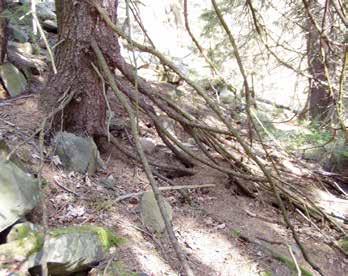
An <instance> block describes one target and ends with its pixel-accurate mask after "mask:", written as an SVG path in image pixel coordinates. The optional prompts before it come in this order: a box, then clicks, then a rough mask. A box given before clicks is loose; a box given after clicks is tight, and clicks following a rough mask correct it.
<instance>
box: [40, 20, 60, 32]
mask: <svg viewBox="0 0 348 276" xmlns="http://www.w3.org/2000/svg"><path fill="white" fill-rule="evenodd" d="M42 28H43V29H44V30H45V31H47V32H50V33H55V34H56V33H57V32H58V24H57V21H55V20H50V19H47V20H45V21H44V22H42Z"/></svg>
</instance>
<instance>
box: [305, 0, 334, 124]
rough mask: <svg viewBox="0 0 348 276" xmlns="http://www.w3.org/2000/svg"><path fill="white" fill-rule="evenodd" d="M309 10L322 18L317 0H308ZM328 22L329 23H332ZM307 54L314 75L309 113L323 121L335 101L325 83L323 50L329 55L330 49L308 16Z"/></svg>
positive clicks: (311, 72)
mask: <svg viewBox="0 0 348 276" xmlns="http://www.w3.org/2000/svg"><path fill="white" fill-rule="evenodd" d="M308 4H309V10H310V12H311V14H312V15H313V16H314V19H318V18H320V14H321V12H322V11H321V10H322V7H321V6H320V4H319V3H318V2H317V1H316V0H310V1H308ZM331 23H332V22H328V23H327V24H331ZM307 26H308V33H307V56H308V70H309V73H310V74H311V75H312V76H313V78H312V79H310V80H309V114H310V117H311V119H312V120H317V121H319V122H320V121H322V120H324V119H325V118H326V117H327V116H328V111H329V108H330V106H331V105H332V103H333V97H332V95H330V92H329V88H328V86H327V85H325V84H323V83H327V82H328V79H327V76H326V74H325V60H324V57H323V55H322V52H321V51H324V53H325V54H326V56H328V55H329V54H330V53H329V49H328V47H327V46H326V45H325V43H321V38H320V34H319V33H318V30H317V29H316V27H315V26H314V24H313V22H312V21H311V20H310V19H309V17H308V16H307Z"/></svg>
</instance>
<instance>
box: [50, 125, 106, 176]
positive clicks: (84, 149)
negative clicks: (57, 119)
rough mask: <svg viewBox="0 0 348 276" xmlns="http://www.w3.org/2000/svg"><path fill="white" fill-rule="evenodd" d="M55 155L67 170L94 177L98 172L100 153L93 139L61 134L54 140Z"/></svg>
mask: <svg viewBox="0 0 348 276" xmlns="http://www.w3.org/2000/svg"><path fill="white" fill-rule="evenodd" d="M54 144H55V154H56V155H58V156H59V159H60V161H61V162H62V165H63V167H64V168H65V169H67V170H70V171H76V172H79V173H88V174H90V175H93V174H94V173H95V172H96V170H97V165H98V164H99V163H98V162H99V161H100V159H99V152H98V149H97V146H96V144H95V143H94V141H93V139H92V138H90V137H79V136H76V135H74V134H72V133H68V132H59V133H58V134H57V135H56V137H55V140H54Z"/></svg>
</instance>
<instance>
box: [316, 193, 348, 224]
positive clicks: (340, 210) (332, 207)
mask: <svg viewBox="0 0 348 276" xmlns="http://www.w3.org/2000/svg"><path fill="white" fill-rule="evenodd" d="M313 195H314V196H315V199H316V201H317V204H318V205H319V206H320V207H321V208H322V209H323V210H324V211H325V212H327V213H328V214H332V215H335V216H339V217H342V218H345V217H346V216H347V215H348V200H347V199H342V198H338V197H337V196H335V195H333V194H331V193H329V192H327V191H323V190H319V189H316V190H314V191H313Z"/></svg>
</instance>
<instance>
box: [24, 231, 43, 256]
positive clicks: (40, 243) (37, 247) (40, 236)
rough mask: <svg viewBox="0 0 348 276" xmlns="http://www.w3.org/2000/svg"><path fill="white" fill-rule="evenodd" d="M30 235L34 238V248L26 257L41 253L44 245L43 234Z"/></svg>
mask: <svg viewBox="0 0 348 276" xmlns="http://www.w3.org/2000/svg"><path fill="white" fill-rule="evenodd" d="M31 235H33V236H35V237H34V238H35V246H34V248H33V249H32V250H30V251H29V253H28V256H31V255H33V254H35V253H38V252H40V251H41V249H42V247H43V244H44V235H43V233H38V232H37V233H32V234H31Z"/></svg>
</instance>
